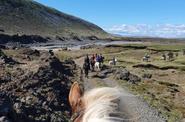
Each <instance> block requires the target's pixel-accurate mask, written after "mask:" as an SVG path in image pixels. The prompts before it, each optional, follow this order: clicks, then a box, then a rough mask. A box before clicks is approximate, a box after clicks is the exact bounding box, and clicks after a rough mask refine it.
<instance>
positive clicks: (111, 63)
mask: <svg viewBox="0 0 185 122" xmlns="http://www.w3.org/2000/svg"><path fill="white" fill-rule="evenodd" d="M117 61H118V60H117V59H114V61H113V60H111V61H109V65H114V64H115V65H116V63H117Z"/></svg>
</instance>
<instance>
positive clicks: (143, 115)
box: [75, 57, 165, 122]
mask: <svg viewBox="0 0 185 122" xmlns="http://www.w3.org/2000/svg"><path fill="white" fill-rule="evenodd" d="M83 60H84V57H81V58H78V59H76V60H75V63H76V64H77V65H79V66H80V67H81V68H82V64H83ZM92 75H93V73H90V74H89V78H88V79H87V78H84V87H85V90H89V89H92V88H96V86H97V83H98V82H102V83H104V84H106V86H109V87H119V85H118V83H117V81H115V80H114V79H111V78H109V77H107V78H105V79H100V78H98V79H97V78H92V77H91V76H92ZM123 94H124V104H125V105H124V109H125V112H126V113H127V114H126V115H127V118H129V119H128V120H125V121H126V122H165V119H164V118H162V117H161V116H160V115H159V113H158V112H157V111H156V110H155V109H153V108H151V107H150V106H149V105H148V104H147V103H146V102H145V101H143V100H142V99H141V98H140V97H139V96H135V95H133V94H132V93H130V92H129V91H127V90H125V89H123ZM125 121H124V122H125Z"/></svg>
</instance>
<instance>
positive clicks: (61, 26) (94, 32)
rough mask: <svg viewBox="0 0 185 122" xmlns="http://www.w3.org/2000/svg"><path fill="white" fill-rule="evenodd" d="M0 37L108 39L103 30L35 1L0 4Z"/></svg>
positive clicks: (13, 0) (12, 0) (4, 0)
mask: <svg viewBox="0 0 185 122" xmlns="http://www.w3.org/2000/svg"><path fill="white" fill-rule="evenodd" d="M0 34H8V35H17V34H18V35H39V36H42V37H49V38H52V39H55V38H56V37H57V38H61V39H60V40H62V39H65V38H72V39H75V38H81V37H94V36H95V37H97V38H107V37H109V34H107V33H106V32H105V31H104V30H103V29H101V28H100V27H98V26H96V25H95V24H92V23H90V22H87V21H85V20H82V19H80V18H77V17H74V16H71V15H68V14H65V13H62V12H60V11H58V10H55V9H53V8H49V7H47V6H44V5H41V4H40V3H37V2H35V1H32V0H0Z"/></svg>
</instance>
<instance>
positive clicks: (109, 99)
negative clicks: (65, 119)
mask: <svg viewBox="0 0 185 122" xmlns="http://www.w3.org/2000/svg"><path fill="white" fill-rule="evenodd" d="M122 98H123V97H122V91H121V89H118V88H109V87H103V88H95V89H92V90H90V91H87V92H85V93H84V92H83V91H82V90H81V88H80V86H79V84H78V83H77V82H75V83H74V84H73V85H72V86H71V90H70V93H69V102H70V105H71V108H72V113H73V116H72V118H71V121H72V122H124V121H125V119H124V117H123V116H124V115H123V110H122V108H123V101H122Z"/></svg>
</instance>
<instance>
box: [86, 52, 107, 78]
mask: <svg viewBox="0 0 185 122" xmlns="http://www.w3.org/2000/svg"><path fill="white" fill-rule="evenodd" d="M103 62H104V57H103V56H102V54H99V55H98V54H93V55H92V56H91V57H89V55H88V54H87V55H86V57H85V59H84V64H83V69H84V72H85V77H87V78H88V73H89V71H90V70H91V71H95V64H97V65H98V67H99V68H101V67H102V65H103Z"/></svg>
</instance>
